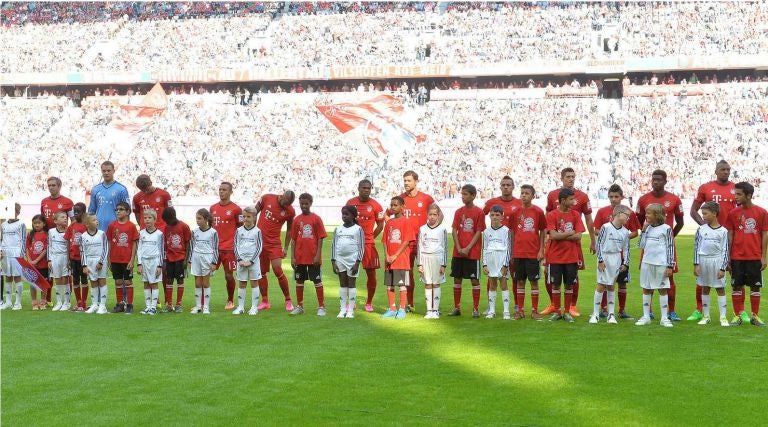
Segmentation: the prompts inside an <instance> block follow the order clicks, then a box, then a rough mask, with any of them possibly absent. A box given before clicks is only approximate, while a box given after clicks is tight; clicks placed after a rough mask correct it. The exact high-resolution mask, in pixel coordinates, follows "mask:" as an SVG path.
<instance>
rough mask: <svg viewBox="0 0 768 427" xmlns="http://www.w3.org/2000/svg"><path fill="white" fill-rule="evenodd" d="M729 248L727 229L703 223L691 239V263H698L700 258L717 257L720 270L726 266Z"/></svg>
mask: <svg viewBox="0 0 768 427" xmlns="http://www.w3.org/2000/svg"><path fill="white" fill-rule="evenodd" d="M729 252H730V248H729V247H728V230H726V229H725V227H723V226H722V225H721V226H719V227H717V228H712V227H710V226H709V224H704V225H702V226H701V227H699V229H698V230H696V237H695V239H694V241H693V263H694V264H700V263H701V258H717V259H718V265H719V266H720V269H721V270H725V269H726V268H727V267H728V261H729V256H728V253H729Z"/></svg>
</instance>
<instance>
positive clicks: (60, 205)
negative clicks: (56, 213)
mask: <svg viewBox="0 0 768 427" xmlns="http://www.w3.org/2000/svg"><path fill="white" fill-rule="evenodd" d="M56 207H57V208H59V209H63V208H64V205H62V204H61V203H59V204H58V205H56Z"/></svg>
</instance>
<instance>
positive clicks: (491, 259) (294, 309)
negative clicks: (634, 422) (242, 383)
mask: <svg viewBox="0 0 768 427" xmlns="http://www.w3.org/2000/svg"><path fill="white" fill-rule="evenodd" d="M105 168H106V169H107V171H106V172H107V173H106V174H105ZM113 172H114V165H112V164H111V163H109V162H105V163H104V164H103V165H102V176H103V177H104V183H101V184H99V185H97V187H96V188H94V192H93V196H92V198H91V206H90V207H89V209H88V211H89V213H88V214H87V215H86V214H85V212H86V209H85V205H84V204H82V203H79V204H77V205H73V208H72V209H71V212H70V211H68V210H67V209H66V206H64V207H63V208H62V205H61V204H59V210H58V211H57V210H56V209H51V208H50V203H46V201H50V200H49V199H52V200H59V201H60V200H61V197H63V196H60V195H59V194H54V191H52V197H51V198H46V200H44V201H43V205H42V207H41V215H39V216H36V217H35V218H33V231H32V233H30V235H29V236H26V227H25V226H23V225H20V224H21V223H20V221H13V220H12V221H8V222H6V223H4V224H3V227H2V232H3V234H2V236H3V237H2V250H3V269H4V271H5V273H4V274H5V276H6V277H5V279H6V280H7V281H9V282H15V283H17V286H16V290H17V292H16V293H17V300H16V303H15V304H12V303H11V287H10V286H8V287H6V288H5V289H4V292H3V305H2V306H3V307H4V308H8V307H13V308H17V309H20V308H21V305H20V301H21V285H20V277H19V275H17V272H16V271H15V269H17V268H18V266H17V265H16V264H14V262H12V260H13V259H15V257H22V256H25V257H26V258H27V261H29V262H32V263H33V264H35V265H36V266H37V267H38V269H40V270H47V271H44V272H43V271H41V273H42V274H44V275H50V277H52V278H53V281H54V286H55V290H56V295H57V303H56V305H55V306H54V309H57V310H61V309H64V310H66V309H68V308H69V304H70V302H69V301H70V289H71V288H72V290H74V293H75V297H76V299H77V308H76V309H77V310H83V311H87V312H99V313H106V312H107V309H106V299H107V287H106V270H107V266H109V267H110V268H111V270H112V274H113V277H114V278H115V282H116V291H117V301H118V304H117V305H116V307H115V308H114V309H113V312H122V311H125V312H132V311H133V286H132V270H133V264H134V260H135V261H137V267H136V268H137V270H138V273H139V274H140V275H141V276H142V281H143V282H144V284H145V289H144V293H145V304H146V308H145V309H144V311H142V313H146V314H155V313H156V312H157V308H156V307H158V305H157V303H158V299H159V284H160V283H161V282H162V283H163V284H164V289H165V307H164V308H163V309H162V310H163V311H166V312H168V311H177V312H180V311H182V308H181V300H182V299H181V297H182V295H183V278H184V275H185V270H186V265H185V264H188V265H189V267H190V272H191V274H192V276H193V277H194V281H195V307H194V308H193V309H192V312H193V313H198V312H202V313H209V312H210V304H209V301H210V286H209V283H210V282H209V280H210V274H211V272H212V271H214V270H215V269H217V268H218V267H220V266H221V267H223V270H224V272H225V276H226V278H227V290H228V300H227V307H226V308H227V309H233V310H234V311H233V313H235V314H242V313H243V312H245V301H244V300H245V295H246V288H247V287H248V285H249V284H250V285H251V287H252V289H253V290H252V307H251V309H250V311H249V314H256V313H257V312H258V310H260V309H261V310H263V309H268V308H270V307H271V305H270V303H269V299H268V294H267V289H268V282H267V278H266V273H267V272H269V271H270V268H271V269H272V271H273V272H274V274H275V276H276V277H277V279H278V283H279V285H280V288H281V290H282V291H283V294H284V296H285V300H286V309H287V310H289V311H290V312H291V313H292V314H301V313H303V312H304V304H303V299H304V298H303V296H304V295H303V294H304V282H305V281H307V280H311V281H312V282H313V283H314V284H315V289H316V293H317V297H318V303H319V304H318V305H319V307H320V308H319V310H318V314H319V315H325V303H324V296H323V286H322V275H321V273H320V264H321V260H322V255H321V248H322V242H323V239H325V238H326V237H327V235H326V232H325V227H324V226H323V223H322V220H321V219H320V217H319V216H317V215H315V214H314V213H312V212H311V211H310V209H311V205H312V196H311V195H309V194H302V195H301V196H300V197H299V206H300V208H301V214H300V215H298V216H297V215H295V212H294V210H293V208H292V207H291V205H292V203H293V202H294V198H295V196H294V193H293V192H291V191H286V192H285V193H283V194H281V195H275V194H266V195H264V196H262V198H261V199H260V201H259V202H258V203H257V205H256V206H255V207H253V208H246V209H244V210H241V209H240V208H239V207H238V206H237V205H236V204H234V203H233V202H231V201H230V200H229V195H231V192H232V186H231V184H229V183H226V182H225V183H222V184H221V186H220V188H219V196H220V199H221V201H220V202H219V203H217V204H215V205H213V206H212V207H211V209H210V210H208V209H201V210H200V211H198V213H197V216H196V222H197V226H198V227H197V228H196V229H195V230H194V231H191V230H190V229H189V227H188V226H187V225H186V224H184V223H183V222H181V221H178V220H177V219H176V218H175V211H174V209H173V208H172V207H170V196H168V197H167V198H165V197H160V195H161V194H162V190H160V189H155V188H153V187H152V186H151V181H150V180H149V177H147V176H145V175H142V176H140V177H139V178H138V179H137V187H139V189H140V190H142V191H141V193H139V194H137V195H136V197H134V209H133V210H134V212H135V213H136V215H137V219H139V223H140V226H141V227H140V228H141V231H137V227H136V225H135V224H133V223H131V222H130V220H129V216H130V213H131V207H130V205H129V204H128V202H127V201H126V200H125V199H127V190H125V191H124V194H123V191H122V190H121V189H119V188H115V187H116V186H115V184H118V185H119V183H116V182H115V181H114V180H113V179H112V176H111V173H113ZM729 174H730V167H729V166H728V164H727V163H726V162H724V161H721V162H719V163H718V164H717V167H716V175H717V177H718V179H717V180H716V181H712V182H710V183H707V184H704V185H703V186H702V188H701V189H700V192H699V194H700V196H701V197H697V199H696V201H695V202H694V208H692V212H693V211H694V209H695V210H696V211H698V208H699V207H702V210H701V215H698V213H697V215H696V216H694V219H695V220H696V221H697V222H699V223H701V224H702V226H701V227H700V228H699V230H698V231H697V234H696V239H695V247H694V254H695V255H694V258H695V259H694V264H695V268H694V270H695V271H694V272H695V274H696V276H697V285H698V286H697V310H696V311H695V312H694V314H692V315H691V317H689V320H697V321H699V322H700V323H702V324H706V323H709V322H710V318H709V306H710V304H709V301H710V298H709V290H710V288H715V289H716V292H717V296H718V298H717V300H718V301H717V302H718V308H719V314H720V323H721V324H722V325H728V324H741V323H743V322H750V323H752V324H755V325H758V326H762V325H763V322H762V320H760V318H759V304H760V288H761V284H762V279H761V271H762V269H764V268H765V265H766V263H765V252H766V246H767V244H768V216H766V214H765V210H763V209H762V208H760V207H758V206H755V205H754V204H753V203H752V201H751V197H752V194H753V192H754V188H753V187H752V186H751V185H750V184H749V183H745V182H743V183H739V184H734V183H732V182H730V181H729V180H728V178H729ZM561 178H562V181H563V187H562V188H561V189H558V190H554V191H552V192H550V193H549V195H548V197H547V200H548V203H547V207H546V212H547V213H545V210H542V209H541V208H538V207H537V206H535V205H532V203H531V201H532V199H533V197H534V195H535V190H534V188H533V187H532V186H530V185H523V186H522V187H521V190H520V198H519V199H517V198H515V197H514V196H512V191H513V189H514V181H513V180H512V179H511V178H510V177H504V178H503V179H502V180H501V191H502V195H501V196H500V197H497V198H494V199H491V200H489V201H487V202H486V205H485V208H484V209H481V208H479V207H477V206H475V205H474V199H475V196H476V190H475V189H474V187H473V186H472V185H465V186H464V187H462V189H461V196H462V201H463V203H464V206H463V207H461V208H460V209H459V210H457V211H456V213H455V215H454V219H453V223H452V225H451V229H452V231H451V234H452V237H453V243H454V249H453V254H452V259H451V265H450V267H451V271H450V273H451V274H450V275H451V276H452V277H453V279H454V280H453V282H454V287H453V289H454V292H453V293H454V309H453V311H452V312H451V313H450V315H460V314H461V310H460V303H461V283H462V281H463V280H465V279H466V280H469V281H470V283H471V285H472V297H473V313H472V314H473V317H479V316H480V313H479V300H480V291H481V289H480V282H479V279H480V276H481V268H482V270H483V272H484V273H485V274H486V275H487V277H488V286H487V294H488V302H489V308H488V310H487V312H486V313H485V315H486V317H489V318H493V317H494V316H495V315H496V298H497V292H498V287H501V299H502V306H503V311H502V316H503V318H504V319H522V318H524V317H525V314H524V312H523V309H522V308H523V306H524V297H525V283H526V281H528V282H529V283H530V287H531V293H530V294H531V314H530V316H531V318H533V319H535V320H541V319H543V316H545V315H551V317H550V320H560V319H563V320H566V321H569V322H572V321H574V317H577V316H578V315H579V313H578V310H577V309H576V300H577V298H578V287H579V283H578V269H583V268H584V267H585V263H584V256H583V254H582V252H581V243H580V242H581V236H582V233H584V232H588V233H589V236H590V252H592V253H594V254H596V256H597V262H598V274H597V275H598V286H597V289H596V292H595V299H594V310H593V313H592V315H591V316H590V323H597V322H598V321H599V319H600V318H601V317H606V318H607V319H608V320H607V321H608V323H616V322H617V318H630V316H629V315H628V314H626V311H625V301H626V284H627V282H628V281H629V275H628V266H629V255H630V249H629V248H630V244H629V241H630V239H632V238H634V237H636V236H637V235H638V232H639V231H641V230H642V235H641V238H640V241H639V246H640V247H641V248H642V250H643V251H642V255H641V263H640V265H641V269H640V285H641V287H642V288H643V290H644V291H643V316H642V317H641V318H640V319H639V320H638V321H637V322H636V324H638V325H645V324H648V323H650V319H651V317H652V313H651V297H652V294H653V291H654V290H658V291H659V295H660V298H659V299H660V309H661V324H662V325H663V326H672V322H671V321H672V320H679V317H678V316H677V314H676V313H675V310H674V297H675V293H674V277H673V273H674V272H676V271H677V261H676V255H675V248H674V235H676V234H677V233H678V232H679V230H680V229H681V228H682V216H683V215H682V203H681V202H680V199H679V198H678V197H677V196H675V195H673V194H671V193H668V192H666V191H665V190H664V185H665V184H666V173H664V171H660V170H657V171H654V172H653V173H652V187H653V191H651V192H649V193H648V194H646V195H644V196H642V197H641V198H640V199H639V200H638V204H637V212H633V211H631V210H630V209H629V208H628V207H625V206H622V205H621V204H620V203H621V200H622V198H623V192H622V190H621V188H620V187H618V186H616V185H614V186H613V187H611V189H610V191H609V199H610V200H611V206H607V207H605V208H602V209H600V210H599V211H598V212H597V214H596V216H595V218H594V221H593V219H592V210H591V207H590V204H589V199H588V197H587V196H586V195H585V194H584V193H583V192H581V191H579V190H575V189H574V188H573V184H574V181H575V173H574V172H573V170H572V169H570V168H566V169H564V170H563V171H562V174H561ZM403 181H404V187H405V192H404V193H403V194H402V195H401V196H396V197H393V198H392V199H391V201H390V206H389V209H388V210H387V211H386V212H385V211H384V210H383V208H382V207H381V205H380V204H379V203H377V202H376V201H375V200H374V199H372V198H371V197H370V192H371V183H370V182H369V181H367V180H363V181H361V182H360V185H359V196H358V197H355V198H353V199H350V200H349V202H348V204H347V206H345V207H344V208H343V209H342V213H341V214H342V221H343V224H342V225H341V226H339V227H338V228H337V229H336V231H335V233H334V235H333V240H332V245H331V251H332V255H331V260H332V264H333V270H334V273H336V274H338V276H339V282H340V285H341V290H340V294H341V310H340V313H339V317H354V310H355V301H356V286H355V282H356V278H357V276H358V273H359V270H360V267H363V269H365V270H366V273H367V279H368V281H367V288H368V299H367V301H366V305H365V308H366V310H367V311H373V308H372V298H373V294H374V293H375V289H376V270H377V269H378V268H380V260H379V255H378V253H377V250H376V246H375V244H374V239H375V238H376V237H377V236H378V235H379V234H381V235H382V244H383V247H384V250H385V262H384V267H385V285H386V287H387V296H388V309H387V311H386V312H385V313H384V314H383V316H384V317H393V318H396V319H399V318H404V317H405V316H406V313H407V312H408V311H409V309H412V307H413V284H414V279H413V275H414V270H416V271H418V273H419V276H420V278H421V280H422V282H423V283H424V284H425V295H426V301H425V302H426V309H427V310H426V311H427V313H426V316H425V317H426V318H437V317H439V315H440V309H439V304H440V299H441V286H440V285H441V284H443V283H445V281H446V280H445V272H446V267H447V266H448V254H447V252H448V228H447V227H445V226H444V225H443V224H442V212H441V211H440V208H439V207H438V206H437V205H436V204H435V203H434V200H432V198H431V197H430V196H428V195H426V194H424V193H421V192H419V191H418V189H417V184H418V175H417V174H416V173H415V172H413V171H408V172H406V173H405V174H404V176H403ZM51 184H54V187H55V185H56V184H58V186H59V187H60V185H61V184H60V182H58V183H57V179H56V178H51V179H50V180H49V189H51ZM99 186H102V187H104V190H113V194H111V196H115V197H112V198H111V200H110V197H106V196H105V195H104V194H102V192H100V191H97V190H98V187H99ZM119 186H120V187H122V186H121V185H119ZM122 189H124V187H122ZM116 190H117V191H116ZM147 190H150V191H147ZM153 195H154V196H158V197H146V196H153ZM137 197H143V199H145V200H142V201H141V202H139V203H137V200H136V199H137ZM146 200H149V201H150V202H146ZM110 201H111V202H112V206H114V210H112V213H114V215H115V220H114V221H111V222H110V223H109V224H108V225H107V226H106V229H102V228H104V224H103V222H102V221H101V220H100V218H99V213H100V212H99V211H100V210H102V212H101V214H102V215H103V214H104V212H103V208H104V207H105V206H107V207H108V206H109V205H110ZM151 202H154V205H153V203H151ZM702 205H703V206H702ZM46 213H47V214H48V216H46ZM67 213H70V215H71V216H72V217H73V219H74V221H73V223H72V224H71V225H69V226H68V225H67V224H68V218H67V217H68V215H67ZM158 214H160V215H159V216H158ZM486 215H489V216H490V227H488V228H486V225H485V216H486ZM582 216H583V217H584V219H585V221H582V219H581V218H582ZM692 216H693V215H692ZM48 217H50V218H52V220H53V226H54V227H53V228H51V229H50V230H47V222H48V221H49V218H48ZM584 222H586V226H585V224H584ZM285 223H287V226H288V232H287V233H286V237H285V242H284V243H283V241H282V239H281V230H282V226H283V224H285ZM673 226H674V228H673ZM291 242H293V244H291ZM287 255H290V257H291V258H290V259H291V264H292V266H293V270H294V278H295V280H296V305H294V304H293V300H292V299H291V296H290V291H289V288H288V279H287V278H286V276H285V273H284V272H283V270H282V266H281V263H282V259H283V258H284V257H286V256H287ZM257 261H258V262H257ZM542 262H543V264H545V265H546V269H545V270H546V273H545V284H546V288H547V291H548V293H549V294H550V301H551V303H550V304H549V306H547V307H546V308H545V309H544V310H542V311H539V310H538V280H539V275H540V263H542ZM729 269H730V270H731V277H732V279H731V280H732V283H731V284H732V287H733V293H732V300H733V308H734V312H735V314H736V316H735V317H734V319H733V320H731V321H728V320H727V319H726V303H725V289H724V288H725V275H726V271H727V270H729ZM70 271H71V272H75V273H76V274H72V275H71V276H70ZM81 272H82V274H80V273H81ZM508 277H511V278H512V286H511V287H512V295H513V296H514V308H513V310H511V311H510V300H511V298H510V290H509V289H508V287H507V278H508ZM235 278H236V279H237V281H239V288H238V289H237V297H238V299H237V302H238V304H237V306H236V307H235V305H234V301H233V300H234V293H235V292H234V291H235V288H237V286H236V285H235V282H236V281H235ZM174 279H175V281H176V282H177V299H176V306H175V307H174V306H173V305H172V301H171V300H172V291H173V281H174ZM86 281H87V282H90V285H91V288H92V289H91V292H92V295H91V297H92V304H91V306H90V308H87V309H86V307H85V301H86V299H87V293H88V288H87V285H86ZM70 282H71V285H70ZM230 282H231V285H230ZM9 284H10V283H9ZM614 284H618V288H619V289H618V300H619V311H618V313H615V310H614V306H615V288H614ZM561 286H563V287H564V289H563V290H562V292H561ZM745 286H749V288H750V302H751V313H750V314H747V313H746V312H745V309H744V287H745ZM230 289H231V291H230ZM699 289H703V292H702V293H701V294H700V293H699V292H698V290H699ZM396 292H399V294H400V301H399V304H396ZM561 293H564V294H565V295H564V304H563V303H561V295H560V294H561ZM48 294H49V295H50V293H48ZM699 298H700V299H701V305H699V304H698V302H699V301H698V300H699ZM41 301H42V302H41V303H38V302H37V301H35V294H34V289H33V309H36V308H37V309H40V308H43V307H45V300H41ZM563 305H564V307H563Z"/></svg>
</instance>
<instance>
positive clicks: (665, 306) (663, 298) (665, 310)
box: [659, 295, 669, 320]
mask: <svg viewBox="0 0 768 427" xmlns="http://www.w3.org/2000/svg"><path fill="white" fill-rule="evenodd" d="M659 305H660V306H661V320H664V319H666V318H667V316H668V315H669V295H659Z"/></svg>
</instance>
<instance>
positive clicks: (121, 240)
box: [116, 233, 128, 246]
mask: <svg viewBox="0 0 768 427" xmlns="http://www.w3.org/2000/svg"><path fill="white" fill-rule="evenodd" d="M116 243H117V244H118V245H119V246H128V234H126V233H120V234H119V235H118V236H117V242H116Z"/></svg>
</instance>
